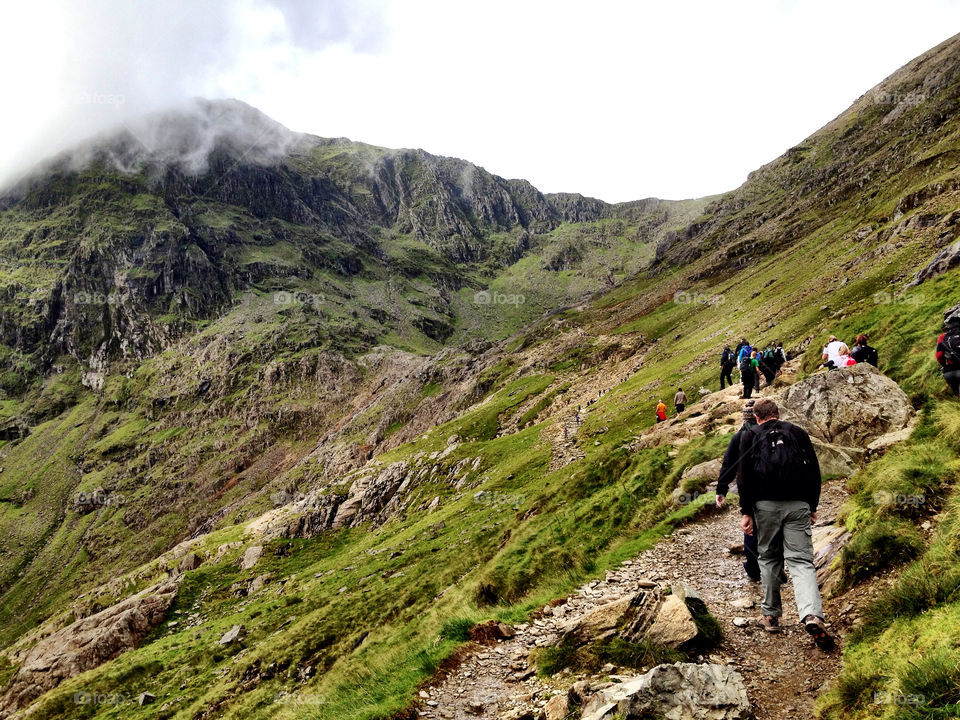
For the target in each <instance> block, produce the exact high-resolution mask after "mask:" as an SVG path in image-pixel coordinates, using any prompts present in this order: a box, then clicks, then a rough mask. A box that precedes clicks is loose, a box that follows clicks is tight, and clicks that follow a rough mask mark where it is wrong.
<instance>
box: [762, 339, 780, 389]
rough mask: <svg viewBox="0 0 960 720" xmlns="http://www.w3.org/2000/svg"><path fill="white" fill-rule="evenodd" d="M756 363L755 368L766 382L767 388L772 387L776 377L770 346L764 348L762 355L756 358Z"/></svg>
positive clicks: (771, 347)
mask: <svg viewBox="0 0 960 720" xmlns="http://www.w3.org/2000/svg"><path fill="white" fill-rule="evenodd" d="M757 363H758V364H757V367H758V369H759V370H760V372H761V373H762V374H763V379H764V381H766V383H767V387H770V386H771V385H773V380H774V378H775V377H776V376H777V368H776V364H775V360H774V353H773V346H772V345H767V347H766V348H764V350H763V353H762V354H761V355H759V356H758V357H757ZM758 380H759V378H758ZM758 389H759V388H758Z"/></svg>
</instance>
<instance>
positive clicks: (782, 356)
mask: <svg viewBox="0 0 960 720" xmlns="http://www.w3.org/2000/svg"><path fill="white" fill-rule="evenodd" d="M773 362H774V366H775V367H776V369H777V375H779V374H780V370H781V368H783V366H784V364H786V362H787V355H786V353H785V352H784V351H783V343H782V342H777V343H776V347H774V348H773Z"/></svg>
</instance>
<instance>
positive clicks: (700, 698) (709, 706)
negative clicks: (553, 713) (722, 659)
mask: <svg viewBox="0 0 960 720" xmlns="http://www.w3.org/2000/svg"><path fill="white" fill-rule="evenodd" d="M617 714H620V715H622V716H623V717H625V718H628V719H629V718H641V717H663V718H666V720H747V718H750V717H751V716H752V713H751V708H750V701H749V700H748V699H747V688H746V687H745V686H744V684H743V678H742V677H741V676H740V673H738V672H737V671H736V670H734V669H733V668H732V667H730V666H729V665H706V664H705V665H698V664H696V663H677V664H675V665H658V666H657V667H655V668H653V669H652V670H651V671H650V672H648V673H646V674H645V675H641V676H639V677H637V678H636V679H633V680H627V681H625V682H622V683H619V684H616V685H613V686H611V687H609V688H607V689H605V690H602V691H600V692H599V693H597V694H596V695H594V696H593V697H592V698H590V700H589V701H588V702H587V704H586V706H585V707H584V709H583V714H582V719H583V720H606V719H608V718H612V717H614V716H615V715H617Z"/></svg>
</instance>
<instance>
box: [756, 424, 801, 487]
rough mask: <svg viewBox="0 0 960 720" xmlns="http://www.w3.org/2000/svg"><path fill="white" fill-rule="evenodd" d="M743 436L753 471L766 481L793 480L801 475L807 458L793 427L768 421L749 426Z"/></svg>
mask: <svg viewBox="0 0 960 720" xmlns="http://www.w3.org/2000/svg"><path fill="white" fill-rule="evenodd" d="M750 432H751V434H750V435H749V436H747V437H746V438H744V439H745V441H746V442H748V443H750V447H749V449H748V452H749V457H750V460H751V461H752V463H753V470H754V472H755V473H756V474H757V475H758V476H759V477H761V478H763V479H764V480H766V481H780V480H793V479H795V478H798V477H802V475H803V471H804V466H805V465H806V464H807V462H808V461H807V459H806V457H805V456H804V453H803V452H802V451H801V449H800V445H799V443H798V442H797V437H796V435H795V434H794V433H793V426H792V425H790V424H789V423H784V422H780V421H772V422H769V423H764V424H763V425H755V426H753V427H751V428H750Z"/></svg>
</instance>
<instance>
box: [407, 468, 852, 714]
mask: <svg viewBox="0 0 960 720" xmlns="http://www.w3.org/2000/svg"><path fill="white" fill-rule="evenodd" d="M846 497H847V495H846V492H845V491H844V490H843V488H842V482H841V481H839V480H832V481H828V482H826V483H824V486H823V495H822V500H821V505H820V509H819V521H818V523H817V525H816V527H815V538H816V537H817V536H819V537H821V538H822V537H825V536H827V535H829V534H830V533H831V531H832V530H833V527H834V521H835V519H836V514H837V511H838V509H839V508H840V506H841V505H842V504H843V502H844V500H845V499H846ZM738 521H739V514H738V511H737V509H736V507H735V506H733V507H731V506H730V505H728V506H727V507H726V508H724V509H723V510H720V511H716V510H714V511H709V510H708V511H707V512H705V513H702V514H701V515H700V516H699V519H697V520H695V521H694V522H691V523H690V524H688V525H685V526H683V527H680V528H678V529H676V530H675V531H674V533H673V534H672V535H670V536H668V537H666V538H664V539H663V540H662V541H661V542H659V543H658V544H657V545H655V546H654V547H652V548H650V549H649V550H646V551H645V552H643V553H640V554H639V555H638V556H636V557H635V558H633V559H632V560H627V561H625V562H624V563H623V564H621V566H620V567H619V568H617V569H616V570H612V571H608V572H607V574H606V577H605V578H604V579H602V580H595V581H592V582H589V583H587V584H585V585H583V586H582V587H581V588H580V589H579V590H578V591H577V592H576V593H574V594H573V595H571V596H569V597H567V598H565V599H564V600H561V601H554V602H553V603H551V604H550V605H549V606H547V607H545V608H544V609H543V610H542V611H540V612H539V613H536V614H535V619H533V620H532V622H530V623H526V624H521V625H518V626H516V628H514V629H515V631H516V635H515V636H514V637H512V638H510V639H506V640H500V641H497V642H496V644H495V645H493V646H480V645H475V646H473V647H472V648H471V650H469V651H468V652H467V653H466V654H465V655H464V656H463V658H462V660H461V662H460V664H459V666H458V667H456V668H455V669H454V670H453V671H452V672H451V673H450V674H449V675H447V677H446V678H445V679H444V680H443V681H442V682H440V683H438V684H436V685H435V686H432V687H428V688H426V689H424V690H423V691H421V693H420V701H421V707H420V708H419V715H420V717H424V718H437V719H440V718H443V719H453V720H466V719H467V718H495V719H501V718H503V719H506V718H516V719H517V720H519V719H521V718H527V717H529V718H536V717H538V716H539V715H540V713H541V711H542V708H543V706H544V705H545V704H546V701H547V700H548V699H549V698H550V696H552V695H554V694H557V693H558V692H564V691H565V690H566V688H567V687H569V686H570V685H571V684H572V683H573V682H575V681H577V680H582V679H585V680H588V681H589V682H590V683H591V686H592V688H593V689H598V688H600V687H603V686H604V684H609V683H610V682H613V681H616V679H617V678H618V677H624V676H635V675H640V674H642V673H643V672H644V670H637V669H626V668H612V667H607V668H606V669H607V670H608V671H609V672H606V673H604V674H601V675H585V674H577V675H574V674H571V673H568V672H562V673H559V674H558V675H557V676H554V677H553V678H540V677H538V676H537V674H536V669H535V667H534V666H533V665H532V664H531V663H530V661H529V654H530V651H531V650H533V649H535V648H538V647H545V646H548V645H551V644H553V643H554V642H555V641H556V640H558V639H559V637H560V629H559V628H560V626H561V625H562V624H564V623H566V622H569V621H570V620H572V619H574V618H577V617H582V616H583V615H585V614H586V613H587V612H589V611H590V610H592V609H594V608H596V607H598V606H600V605H603V604H605V603H608V602H611V601H613V600H617V599H619V598H620V597H622V596H624V595H626V594H628V593H630V592H633V591H636V590H637V589H638V588H639V587H641V586H642V584H644V583H648V582H653V583H656V584H657V585H658V586H660V587H663V588H666V587H670V586H671V585H673V584H675V583H678V582H685V583H687V584H688V585H690V586H691V587H693V588H694V589H695V590H697V591H698V592H699V593H700V595H701V596H702V598H703V600H704V601H705V602H706V604H707V607H708V608H709V610H710V612H711V613H712V614H713V615H714V616H715V617H716V618H717V619H718V620H719V621H720V623H721V625H722V626H723V631H724V637H723V640H722V641H721V643H720V645H719V646H718V647H716V648H715V649H714V650H713V651H712V652H710V653H709V655H708V656H704V657H702V659H701V658H694V660H697V661H702V662H713V663H720V664H730V665H733V666H734V667H735V669H736V670H737V671H738V672H740V673H741V675H743V678H744V681H745V684H746V686H747V690H748V694H749V697H750V700H751V702H752V703H753V706H754V712H755V715H756V718H758V720H794V719H796V718H806V717H812V716H813V705H814V702H815V700H816V698H817V697H818V696H819V695H820V693H821V692H822V690H823V689H824V686H825V685H826V684H827V682H829V680H831V679H832V678H833V677H834V676H835V675H836V673H837V672H838V670H839V666H840V660H841V653H840V648H841V647H842V637H843V636H844V635H845V634H846V633H847V631H848V630H849V627H850V625H851V624H852V621H853V620H854V619H855V612H854V602H852V601H851V599H850V598H847V597H846V596H845V595H840V596H836V597H832V598H831V597H824V610H825V613H826V615H827V621H828V624H829V627H830V631H831V633H833V634H834V635H835V636H836V637H838V641H839V642H838V648H837V649H836V650H834V651H833V652H832V653H830V654H826V653H823V652H821V651H820V650H818V649H817V648H816V647H815V646H814V645H813V642H812V640H811V639H810V637H809V636H808V635H807V634H806V632H805V631H804V630H803V628H802V626H800V624H799V621H798V618H797V617H796V606H795V605H794V604H793V588H792V586H791V585H790V583H787V584H786V585H784V586H783V605H784V617H783V618H782V620H781V622H782V624H783V631H782V632H780V633H779V634H768V633H765V632H764V631H763V630H762V628H760V626H759V624H758V623H757V618H758V617H759V615H760V609H759V605H760V599H761V596H762V591H761V587H760V585H759V583H753V582H750V581H749V580H748V579H747V577H746V575H745V573H744V572H743V568H742V566H741V563H742V561H743V557H742V555H738V554H733V553H730V552H729V551H728V548H730V547H731V546H735V545H738V544H740V543H741V542H742V540H743V535H742V533H741V532H740V530H739V524H738ZM735 603H736V605H735ZM751 603H752V607H751V608H744V607H742V605H747V604H751ZM738 605H740V606H739V607H738ZM536 616H539V617H536ZM734 618H747V619H749V621H750V623H749V625H748V626H747V627H745V628H740V627H736V626H735V625H734V624H733V620H734Z"/></svg>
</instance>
